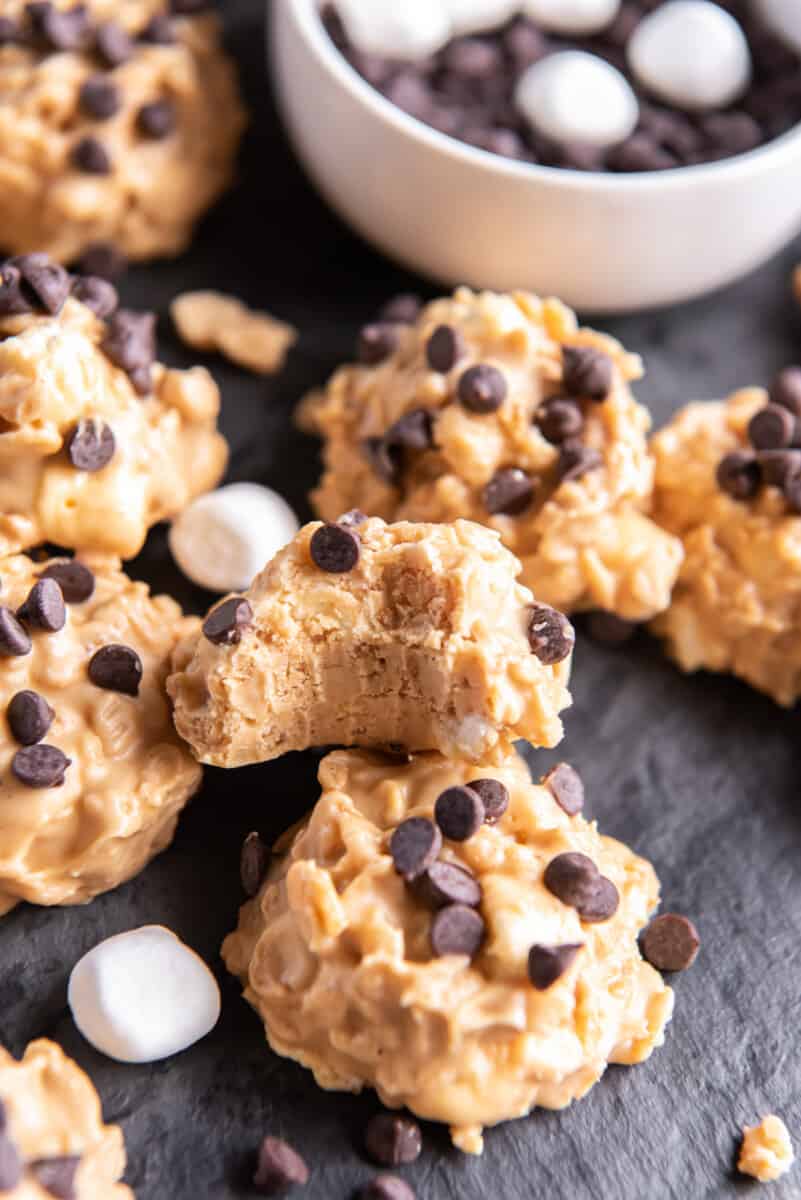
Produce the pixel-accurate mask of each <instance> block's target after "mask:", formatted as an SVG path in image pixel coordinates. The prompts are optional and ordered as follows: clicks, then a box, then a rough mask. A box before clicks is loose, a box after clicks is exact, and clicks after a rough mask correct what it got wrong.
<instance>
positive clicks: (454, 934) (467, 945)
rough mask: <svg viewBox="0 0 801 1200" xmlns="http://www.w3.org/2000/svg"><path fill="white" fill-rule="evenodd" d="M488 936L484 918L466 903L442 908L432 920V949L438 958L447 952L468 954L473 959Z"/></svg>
mask: <svg viewBox="0 0 801 1200" xmlns="http://www.w3.org/2000/svg"><path fill="white" fill-rule="evenodd" d="M485 936H486V926H485V924H484V918H483V917H482V916H481V914H480V913H478V912H476V910H475V909H474V908H468V907H467V905H466V904H449V905H448V907H447V908H441V909H440V910H439V912H438V913H437V915H436V916H435V917H434V920H433V921H432V922H431V949H432V950H433V952H434V954H435V955H436V956H437V958H444V957H445V955H446V954H466V955H467V957H468V958H470V959H473V958H475V956H476V955H477V954H478V952H479V950H480V949H481V946H482V944H483V942H484V937H485Z"/></svg>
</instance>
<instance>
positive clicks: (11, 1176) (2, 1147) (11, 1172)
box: [0, 1132, 23, 1192]
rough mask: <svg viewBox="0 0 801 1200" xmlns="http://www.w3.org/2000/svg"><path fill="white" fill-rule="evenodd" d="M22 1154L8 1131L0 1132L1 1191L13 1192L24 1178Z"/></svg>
mask: <svg viewBox="0 0 801 1200" xmlns="http://www.w3.org/2000/svg"><path fill="white" fill-rule="evenodd" d="M22 1170H23V1162H22V1156H21V1154H20V1152H19V1150H18V1149H17V1147H16V1146H15V1145H14V1143H13V1142H12V1140H11V1138H10V1137H9V1136H8V1134H7V1133H4V1132H0V1192H13V1190H14V1188H15V1187H16V1186H17V1184H18V1183H19V1182H20V1180H21V1179H22Z"/></svg>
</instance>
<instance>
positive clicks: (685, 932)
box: [641, 913, 701, 971]
mask: <svg viewBox="0 0 801 1200" xmlns="http://www.w3.org/2000/svg"><path fill="white" fill-rule="evenodd" d="M641 945H642V952H643V955H644V956H645V958H646V959H647V960H648V962H649V963H650V964H651V966H652V967H656V969H657V970H658V971H685V970H686V969H687V967H691V966H692V964H693V963H694V962H695V959H696V956H697V954H698V950H699V947H700V945H701V939H700V937H699V936H698V930H697V929H696V928H695V926H694V925H693V923H692V921H691V920H690V919H689V918H688V917H682V916H680V915H679V914H678V913H662V915H661V916H659V917H654V919H653V921H652V922H651V924H650V925H649V926H648V928H647V929H646V930H645V932H644V933H643V935H642V939H641Z"/></svg>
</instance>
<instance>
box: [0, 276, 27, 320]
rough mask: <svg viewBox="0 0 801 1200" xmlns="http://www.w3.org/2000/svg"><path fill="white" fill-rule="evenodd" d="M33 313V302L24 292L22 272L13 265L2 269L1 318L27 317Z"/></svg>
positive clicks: (0, 286) (0, 289)
mask: <svg viewBox="0 0 801 1200" xmlns="http://www.w3.org/2000/svg"><path fill="white" fill-rule="evenodd" d="M32 311H33V305H32V303H31V301H30V300H29V299H28V298H27V296H25V294H24V293H23V290H22V272H21V271H20V270H19V268H18V267H15V266H14V264H13V263H10V262H5V263H3V265H2V267H0V317H18V316H25V315H26V314H27V313H29V312H32Z"/></svg>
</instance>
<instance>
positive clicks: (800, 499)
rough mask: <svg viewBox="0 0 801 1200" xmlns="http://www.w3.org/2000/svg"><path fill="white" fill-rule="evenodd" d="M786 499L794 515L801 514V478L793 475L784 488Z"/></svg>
mask: <svg viewBox="0 0 801 1200" xmlns="http://www.w3.org/2000/svg"><path fill="white" fill-rule="evenodd" d="M782 491H783V492H784V498H785V500H786V501H787V503H788V505H789V507H790V509H791V510H792V512H794V513H801V476H800V475H793V476H792V478H790V479H788V480H787V482H786V483H785V485H784V487H783V488H782Z"/></svg>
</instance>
